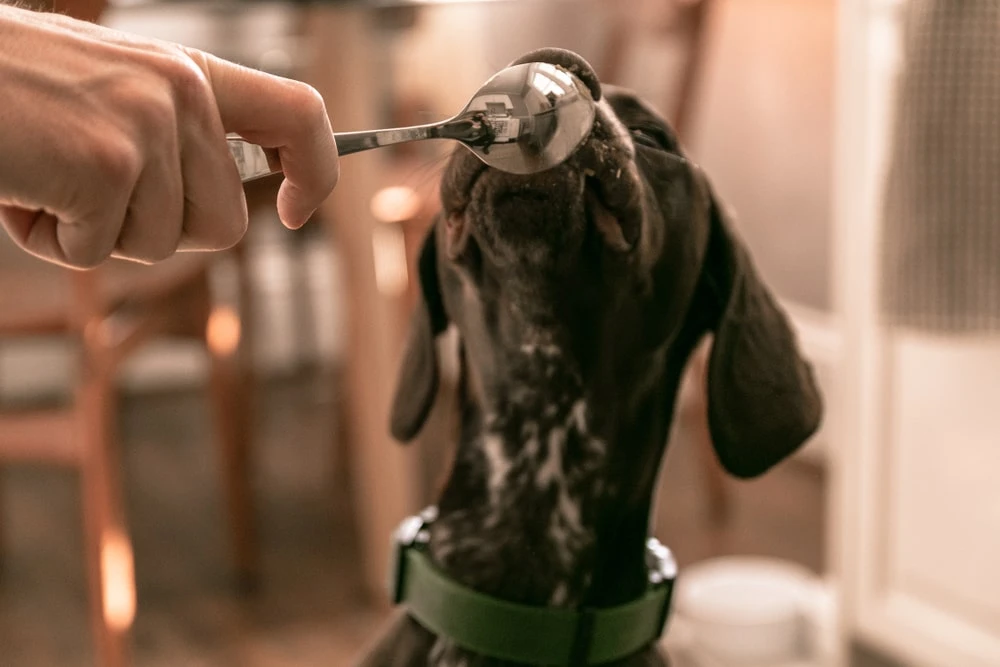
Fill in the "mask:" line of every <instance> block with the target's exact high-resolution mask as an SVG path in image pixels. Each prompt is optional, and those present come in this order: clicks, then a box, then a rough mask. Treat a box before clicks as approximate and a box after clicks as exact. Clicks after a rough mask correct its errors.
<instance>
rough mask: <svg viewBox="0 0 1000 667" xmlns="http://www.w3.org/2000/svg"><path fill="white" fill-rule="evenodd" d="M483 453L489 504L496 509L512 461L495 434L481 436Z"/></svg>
mask: <svg viewBox="0 0 1000 667" xmlns="http://www.w3.org/2000/svg"><path fill="white" fill-rule="evenodd" d="M483 453H484V454H485V455H486V466H487V468H489V479H488V480H487V484H488V485H489V489H490V503H491V504H492V505H493V506H494V507H497V506H498V505H499V502H500V492H501V491H502V490H503V487H504V485H505V483H506V480H507V473H509V472H510V468H511V465H512V463H513V462H512V461H511V460H510V458H508V456H507V453H506V452H505V451H504V445H503V439H502V438H501V437H500V436H499V435H498V434H496V433H487V434H486V435H484V436H483Z"/></svg>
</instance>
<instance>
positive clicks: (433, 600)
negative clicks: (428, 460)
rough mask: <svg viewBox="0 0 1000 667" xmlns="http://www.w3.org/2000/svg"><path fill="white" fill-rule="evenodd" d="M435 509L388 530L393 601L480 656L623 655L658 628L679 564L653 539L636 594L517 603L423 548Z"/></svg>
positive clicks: (536, 661)
mask: <svg viewBox="0 0 1000 667" xmlns="http://www.w3.org/2000/svg"><path fill="white" fill-rule="evenodd" d="M436 514H437V511H436V509H435V508H433V507H430V508H428V509H426V510H424V512H423V513H421V514H420V515H417V516H412V517H409V518H407V519H405V520H404V521H403V522H402V523H401V524H400V526H399V528H398V529H397V530H396V533H395V534H394V536H393V538H394V543H395V545H396V550H395V554H396V559H395V562H394V564H393V567H392V570H391V572H390V594H391V596H392V599H393V602H394V603H396V604H404V605H406V607H407V611H408V612H409V614H410V615H411V616H412V617H413V618H414V619H415V620H416V621H417V622H418V623H420V624H421V625H423V626H424V627H425V628H427V629H428V630H430V631H431V632H433V633H435V634H437V635H440V636H444V637H447V638H449V639H451V640H452V641H453V642H454V643H455V644H457V645H458V646H461V647H463V648H466V649H468V650H470V651H474V652H476V653H479V654H481V655H486V656H490V657H493V658H499V659H502V660H511V661H514V662H520V663H526V664H530V665H560V666H562V665H567V666H568V665H596V664H601V663H605V662H610V661H613V660H617V659H619V658H624V657H626V656H629V655H631V654H633V653H635V652H637V651H639V650H640V649H642V648H643V647H644V646H646V645H648V644H649V643H651V642H653V641H656V640H657V639H658V638H659V637H660V635H661V634H662V633H663V628H664V626H665V625H666V621H667V615H668V613H669V610H670V597H671V593H672V591H673V583H674V578H675V577H676V574H677V565H676V563H675V561H674V558H673V555H672V554H671V553H670V550H669V549H667V548H666V547H664V546H663V545H661V544H660V543H659V542H658V541H657V540H655V539H653V538H650V540H649V541H648V543H647V564H648V566H649V570H650V573H649V579H650V585H649V587H648V588H647V589H646V591H645V592H644V593H643V594H642V595H641V596H640V597H638V598H637V599H635V600H632V601H631V602H627V603H625V604H622V605H618V606H616V607H605V608H600V609H586V608H584V609H557V608H550V607H535V606H531V605H524V604H515V603H512V602H508V601H506V600H501V599H499V598H495V597H492V596H489V595H484V594H482V593H480V592H478V591H475V590H473V589H471V588H469V587H467V586H463V585H462V584H459V583H458V582H456V581H454V580H452V579H450V578H449V577H448V576H447V575H446V574H445V573H444V572H442V571H441V570H440V569H438V568H437V567H436V566H435V565H434V564H433V563H432V562H431V559H430V558H429V557H428V555H427V554H426V553H425V552H424V550H423V546H424V545H425V544H426V543H427V539H428V537H429V534H428V531H427V528H428V526H429V524H430V523H431V522H432V521H433V520H434V518H435V517H436Z"/></svg>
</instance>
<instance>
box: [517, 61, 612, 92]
mask: <svg viewBox="0 0 1000 667" xmlns="http://www.w3.org/2000/svg"><path fill="white" fill-rule="evenodd" d="M521 63H550V64H552V65H558V66H559V67H562V68H564V69H566V70H568V71H569V72H571V73H572V74H574V75H576V76H577V77H578V78H579V79H580V80H581V81H583V83H584V84H586V86H587V88H588V89H589V90H590V94H591V96H592V97H593V98H594V101H595V102H598V101H600V99H601V82H600V81H599V80H598V79H597V73H595V72H594V68H593V67H591V66H590V63H588V62H587V61H586V60H584V58H583V56H581V55H579V54H577V53H573V52H572V51H569V50H567V49H555V48H545V49H536V50H535V51H531V52H530V53H526V54H524V55H523V56H521V57H520V58H518V59H517V60H515V61H514V62H512V63H511V65H520V64H521Z"/></svg>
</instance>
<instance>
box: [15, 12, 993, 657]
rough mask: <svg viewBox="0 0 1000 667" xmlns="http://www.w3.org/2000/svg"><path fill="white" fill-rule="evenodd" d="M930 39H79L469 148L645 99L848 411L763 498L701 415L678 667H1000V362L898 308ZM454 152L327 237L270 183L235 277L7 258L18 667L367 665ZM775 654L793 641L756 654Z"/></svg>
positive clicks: (176, 17)
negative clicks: (902, 104)
mask: <svg viewBox="0 0 1000 667" xmlns="http://www.w3.org/2000/svg"><path fill="white" fill-rule="evenodd" d="M925 4H926V3H925ZM906 6H907V2H906V1H905V0H617V1H614V0H496V1H490V0H484V1H472V0H466V1H458V0H456V1H451V2H435V1H433V0H422V1H417V0H413V1H407V0H393V1H390V0H369V1H367V2H365V1H362V0H339V1H336V2H329V3H323V2H304V1H299V0H296V1H293V0H288V1H260V2H236V1H229V0H223V1H218V2H216V1H211V2H209V1H205V2H199V1H196V0H191V1H188V0H184V1H180V0H178V1H168V2H158V1H155V0H114V1H112V2H111V3H110V4H108V5H106V6H105V5H104V4H103V2H102V1H101V0H80V1H79V2H73V1H71V0H60V3H59V4H57V9H58V10H60V11H65V12H67V13H70V14H71V15H74V16H78V17H80V18H85V19H88V20H96V21H99V22H100V23H102V24H104V25H107V26H111V27H115V28H119V29H123V30H127V31H130V32H135V33H139V34H143V35H147V36H154V37H159V38H163V39H168V40H171V41H176V42H180V43H183V44H186V45H189V46H194V47H197V48H201V49H204V50H207V51H210V52H212V53H215V54H217V55H219V56H222V57H225V58H228V59H231V60H235V61H238V62H241V63H243V64H246V65H248V66H251V67H255V68H260V69H264V70H267V71H270V72H273V73H277V74H281V75H284V76H289V77H293V78H299V79H302V80H304V81H307V82H309V83H311V84H312V85H314V86H316V87H317V89H318V90H319V91H320V92H321V93H322V94H323V96H324V97H325V99H326V101H327V105H328V108H329V111H330V116H331V121H332V124H333V126H334V128H335V129H336V130H338V131H348V130H360V129H371V128H375V127H389V126H394V125H408V124H418V123H424V122H431V121H434V120H439V119H442V118H445V117H448V116H450V115H452V114H453V113H455V112H457V111H458V110H459V109H461V108H462V107H463V106H464V104H465V102H466V101H467V100H468V98H469V97H470V95H471V94H472V93H473V92H474V91H475V90H476V89H477V87H478V86H479V85H480V84H481V83H482V82H483V81H484V80H485V79H486V78H488V77H489V76H490V75H491V74H492V73H494V72H495V71H496V70H498V69H500V68H501V67H503V66H504V65H506V64H507V63H509V62H510V61H511V60H513V59H514V58H516V57H518V56H519V55H521V54H522V53H524V52H526V51H528V50H530V49H533V48H537V47H541V46H560V47H564V48H569V49H572V50H574V51H577V52H578V53H580V54H581V55H583V56H584V57H586V58H587V59H588V60H589V61H590V62H591V63H592V64H593V65H594V67H595V69H596V70H597V72H598V74H599V76H600V77H601V79H602V81H605V82H612V83H617V84H620V85H624V86H626V87H629V88H632V89H634V90H635V91H637V92H638V93H640V94H641V95H642V96H643V97H645V98H646V99H647V100H648V101H649V102H650V103H651V104H653V105H654V106H655V107H657V108H658V109H659V110H660V111H661V112H662V113H663V114H664V115H665V116H666V117H668V118H669V119H671V121H672V122H673V123H674V124H675V126H676V127H677V130H678V133H679V135H680V137H681V140H682V142H683V144H684V145H685V147H686V150H687V151H688V152H689V153H690V154H691V155H692V156H693V157H694V159H695V160H696V161H697V162H699V163H700V164H701V165H702V166H703V167H704V169H705V170H706V171H707V173H708V174H709V175H710V177H711V178H712V180H713V182H714V184H715V186H716V189H717V191H718V192H719V193H720V194H721V196H722V198H723V199H724V200H725V201H726V202H727V203H728V205H729V206H730V207H731V208H732V209H733V211H734V212H735V215H736V220H737V224H738V227H739V231H740V233H741V234H742V235H743V237H744V238H745V240H746V241H747V243H748V244H749V246H750V248H751V250H752V252H753V254H754V256H755V258H756V261H757V264H758V266H759V267H760V270H761V272H762V273H763V275H764V278H765V279H766V280H767V281H768V282H769V284H770V285H771V287H772V288H773V290H774V291H775V292H776V293H777V294H778V296H779V297H780V299H781V300H782V301H783V303H784V305H785V306H786V308H787V309H788V312H789V313H790V315H791V317H792V319H793V321H794V324H795V325H796V328H797V330H798V333H799V336H800V340H801V342H802V345H803V348H804V351H805V353H806V354H807V356H809V357H810V359H811V360H812V361H813V362H814V364H815V366H816V369H817V372H818V377H819V379H820V382H821V384H822V387H823V391H824V393H825V394H826V398H827V404H828V412H827V418H826V421H825V423H824V426H823V428H822V430H821V431H820V433H818V434H817V436H816V437H815V438H813V440H812V441H811V442H810V443H809V444H808V446H807V447H805V448H804V449H803V450H802V451H801V452H800V453H799V454H797V455H796V456H795V457H793V459H792V460H790V461H788V462H786V463H784V464H782V465H781V466H779V467H778V468H777V469H775V470H774V471H773V472H772V473H770V474H768V475H767V476H765V477H764V478H762V479H760V480H755V481H750V482H737V481H734V480H730V479H726V478H725V477H724V476H723V474H722V473H721V471H720V469H719V468H718V466H717V463H716V462H715V460H714V457H713V455H712V454H711V451H710V450H709V448H708V447H707V445H706V443H705V441H704V433H703V429H704V427H703V425H702V422H701V420H702V419H703V417H700V411H699V410H700V408H699V403H700V400H701V399H700V397H699V391H698V387H697V383H693V384H690V385H689V386H688V387H687V390H686V391H685V393H684V396H682V399H681V400H682V405H681V409H680V411H679V417H678V422H677V424H676V427H675V432H674V435H673V440H672V445H671V448H670V449H669V451H668V455H667V458H666V461H665V466H664V472H663V475H662V488H661V493H660V496H659V499H658V505H657V508H656V512H655V517H656V518H655V526H654V529H655V533H656V534H657V535H658V536H659V537H660V538H661V539H662V540H663V541H664V542H665V543H666V544H667V545H669V546H670V547H671V548H672V549H673V551H674V553H675V555H676V556H677V558H678V561H679V562H680V565H681V571H682V576H681V579H682V582H683V581H684V577H685V576H688V577H689V579H688V580H689V582H691V583H690V584H689V586H688V589H686V594H684V595H679V596H678V600H677V609H676V613H675V615H674V619H673V620H672V621H671V625H670V627H669V632H668V635H667V639H666V645H667V646H668V647H669V648H670V650H671V653H672V655H673V657H674V660H675V665H677V666H678V667H684V666H685V665H690V666H693V667H698V666H700V667H722V666H724V665H751V664H752V665H792V664H794V665H799V666H804V665H910V664H913V665H921V664H926V665H947V666H948V667H956V666H961V667H965V666H972V665H994V666H995V665H998V664H1000V606H998V603H997V600H1000V578H998V576H997V575H996V573H995V572H994V571H993V570H994V568H992V567H990V565H993V564H995V563H998V562H1000V504H998V502H1000V495H998V492H997V489H1000V485H998V484H997V483H996V482H995V481H993V475H994V474H995V471H996V470H1000V447H997V445H998V444H1000V437H998V433H1000V430H998V428H997V417H996V414H995V413H996V410H995V407H996V399H995V396H996V395H997V394H996V391H997V389H998V380H997V379H996V378H998V377H1000V373H998V372H997V371H1000V354H998V351H1000V346H997V345H996V343H995V342H994V341H993V339H992V338H991V337H990V336H988V335H985V334H982V333H981V332H980V333H978V334H977V335H975V336H973V337H972V338H971V339H970V338H969V337H967V336H966V337H959V338H955V337H951V336H947V335H944V336H942V335H940V334H936V335H933V336H930V337H927V336H924V335H923V334H921V333H920V332H919V331H917V332H913V331H905V332H902V331H899V330H897V329H896V328H893V327H890V326H888V325H886V324H884V323H883V322H882V321H881V320H880V318H879V316H878V311H877V309H878V305H877V302H876V298H875V296H876V294H877V293H878V289H879V267H880V262H881V261H882V260H881V257H882V256H881V255H880V252H879V243H880V236H879V230H880V228H881V221H882V218H883V202H882V192H883V189H884V183H885V178H886V163H887V162H888V158H887V155H888V152H889V150H890V148H891V141H890V139H891V136H892V130H893V125H894V122H893V115H892V114H893V108H894V107H893V99H894V91H895V83H896V78H897V76H898V74H899V72H900V70H901V68H902V65H903V64H904V60H905V59H904V58H903V56H902V53H903V52H902V50H901V48H900V40H901V37H900V35H901V32H900V30H901V26H902V23H903V19H902V17H903V15H904V13H905V12H906ZM998 27H1000V26H998ZM449 149H450V147H449V146H444V145H441V144H438V143H435V142H425V143H424V144H417V145H412V146H408V147H405V148H399V149H393V150H388V149H387V150H382V151H375V152H370V153H364V154H358V155H353V156H349V157H345V158H344V159H343V161H342V180H341V183H340V185H339V186H338V188H337V190H336V192H335V193H334V195H333V196H332V197H331V199H330V200H329V201H328V202H327V203H326V205H325V206H324V207H323V208H322V209H321V210H320V211H319V212H318V213H317V215H316V216H315V219H314V220H313V221H312V222H311V223H310V224H309V225H307V226H306V227H305V228H304V229H303V230H301V231H299V232H289V231H287V230H285V229H284V228H283V227H282V226H281V225H280V223H279V222H278V220H277V218H276V215H275V212H274V208H273V202H274V193H275V188H276V184H274V183H270V182H266V181H261V182H257V183H254V184H251V185H249V186H248V203H249V208H250V215H251V223H250V230H249V233H248V234H247V236H246V238H245V239H244V241H243V242H242V243H241V244H240V245H239V246H238V247H237V248H235V249H233V250H232V251H230V252H227V253H224V254H220V255H218V256H212V257H195V256H187V257H178V258H175V259H172V260H169V261H167V262H164V263H163V264H162V265H158V266H156V267H142V268H140V267H130V266H117V265H115V266H112V267H108V268H105V269H101V270H98V271H94V272H89V273H86V274H77V273H74V274H70V273H66V272H63V271H61V270H57V269H52V268H51V267H47V266H44V265H41V264H40V263H38V262H35V261H34V260H32V259H30V258H27V257H25V256H23V254H22V253H20V252H18V251H17V250H16V249H14V248H13V247H12V245H11V244H10V242H9V241H8V240H7V239H6V238H3V239H0V241H2V244H0V281H3V284H2V286H0V294H2V296H0V335H2V338H0V563H2V570H0V665H2V666H3V667H6V666H7V665H11V666H14V667H20V666H22V665H31V666H36V665H37V666H47V665H58V666H77V665H80V666H82V665H108V666H109V667H119V666H124V665H149V666H154V665H164V666H165V665H206V666H207V665H234V666H235V665H239V666H241V667H242V666H249V667H272V666H275V667H276V666H284V665H341V664H351V662H352V659H353V658H355V657H356V656H357V655H358V654H359V652H360V651H361V650H363V648H364V647H365V646H366V645H367V644H368V643H369V642H370V641H372V639H373V638H374V637H375V636H376V634H377V633H378V631H379V628H380V627H381V626H382V624H384V622H385V620H386V619H387V618H388V617H389V614H390V613H391V610H390V609H389V607H388V605H387V603H386V600H385V597H384V592H383V583H382V582H383V580H384V572H385V568H386V563H387V559H388V554H389V549H388V539H389V534H390V532H391V530H392V529H393V528H394V526H395V525H396V523H397V522H398V521H399V520H400V519H401V518H403V517H404V516H405V515H406V514H408V513H412V512H413V511H416V510H418V509H419V508H421V507H422V506H423V505H424V504H426V503H428V502H430V501H431V500H432V499H433V497H434V491H435V489H436V485H437V484H438V483H439V482H440V481H441V478H442V475H443V474H444V472H445V470H446V468H447V462H448V459H447V457H448V454H449V450H448V446H447V442H445V436H444V434H445V433H446V432H447V426H448V420H449V407H450V406H449V403H448V400H447V396H448V389H449V380H450V379H452V380H453V378H454V369H446V371H448V372H446V374H445V381H444V383H443V387H442V396H441V401H439V404H438V405H437V406H436V408H435V413H434V416H433V418H432V423H431V427H430V428H429V429H428V431H427V432H426V433H425V434H424V435H423V436H422V437H421V440H420V442H418V443H416V444H415V445H413V446H411V447H408V448H406V449H404V448H402V447H400V446H399V445H397V444H396V443H394V442H393V441H392V440H391V438H390V437H389V435H388V429H387V418H386V415H387V406H388V399H389V395H390V392H391V390H392V389H393V386H394V382H395V368H396V364H397V362H398V358H399V354H400V350H401V345H402V341H403V336H404V332H405V326H406V322H407V318H408V314H409V310H410V308H411V306H412V303H413V297H414V289H415V285H414V283H413V280H412V278H411V274H412V268H413V260H414V255H415V250H416V247H417V245H418V243H419V242H420V240H421V238H422V236H423V234H424V233H425V232H426V230H427V229H428V228H429V226H430V224H431V222H432V218H433V215H434V212H435V210H436V206H437V200H436V197H437V185H438V183H437V178H438V175H439V172H440V170H441V168H442V164H443V163H442V158H443V157H444V156H446V155H447V151H448V150H449ZM994 217H995V216H994ZM699 566H700V567H699ZM711 566H714V567H715V568H716V569H715V570H713V569H712V567H711ZM720 568H721V569H720ZM713 576H715V577H716V579H714V580H713V578H712V577H713ZM698 577H700V579H699V578H698ZM720 582H722V583H720ZM697 583H701V584H702V586H703V588H700V589H699V588H696V584H697ZM713 584H714V585H716V586H717V587H718V590H720V591H722V595H723V600H722V601H721V602H719V601H718V600H712V599H710V598H711V595H708V597H707V598H706V597H705V595H706V594H704V593H703V592H702V591H704V590H711V589H712V585H713ZM704 587H707V588H704ZM754 591H756V593H755V592H754ZM761 597H763V598H768V599H769V600H770V602H771V604H768V603H767V600H762V599H761ZM699 605H701V606H699ZM713 605H714V607H713ZM713 609H714V610H715V611H716V612H718V611H719V610H720V609H722V610H723V611H722V612H719V613H720V614H721V616H718V617H712V616H711V614H709V612H710V611H712V610H713ZM706 610H707V611H706ZM776 610H777V611H776ZM706 614H708V615H707V616H706ZM727 623H728V625H727ZM803 628H805V630H803ZM766 632H774V633H777V634H776V635H770V636H774V637H780V638H781V640H780V641H779V640H775V643H772V644H771V645H770V646H769V647H768V646H765V647H764V648H763V649H762V648H761V647H760V646H759V645H758V646H756V647H754V646H753V642H750V643H749V644H747V643H746V641H747V639H746V638H747V636H748V635H747V633H749V634H750V635H754V634H755V633H756V634H757V635H758V636H762V635H761V633H766ZM803 633H804V634H803ZM793 637H794V640H793V639H790V638H793ZM782 642H791V643H792V644H794V645H795V647H794V651H793V650H792V649H789V651H788V654H787V655H786V654H781V655H779V654H778V651H779V649H778V648H776V646H777V644H781V643H782ZM782 646H784V644H782ZM789 646H791V644H789ZM782 650H783V649H782ZM754 651H758V652H760V651H763V652H762V653H758V654H754V653H753V652H754ZM768 651H770V653H768Z"/></svg>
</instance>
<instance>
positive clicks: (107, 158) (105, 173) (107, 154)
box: [89, 137, 142, 188]
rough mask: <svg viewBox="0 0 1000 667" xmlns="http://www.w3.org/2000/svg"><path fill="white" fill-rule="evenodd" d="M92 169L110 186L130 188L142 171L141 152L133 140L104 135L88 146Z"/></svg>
mask: <svg viewBox="0 0 1000 667" xmlns="http://www.w3.org/2000/svg"><path fill="white" fill-rule="evenodd" d="M89 152H90V156H91V163H92V164H93V165H94V169H95V170H96V171H97V173H99V174H100V175H101V176H102V177H103V178H104V179H107V182H109V183H110V184H111V185H112V187H115V188H118V187H122V186H124V187H127V188H131V187H132V185H134V184H135V182H136V180H138V178H139V174H140V173H141V172H142V152H141V151H140V150H139V148H138V146H136V145H135V143H134V142H132V141H130V140H127V139H124V138H117V139H114V138H108V137H105V138H104V139H103V140H101V141H95V142H94V143H93V145H92V146H91V147H90V151H89Z"/></svg>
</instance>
